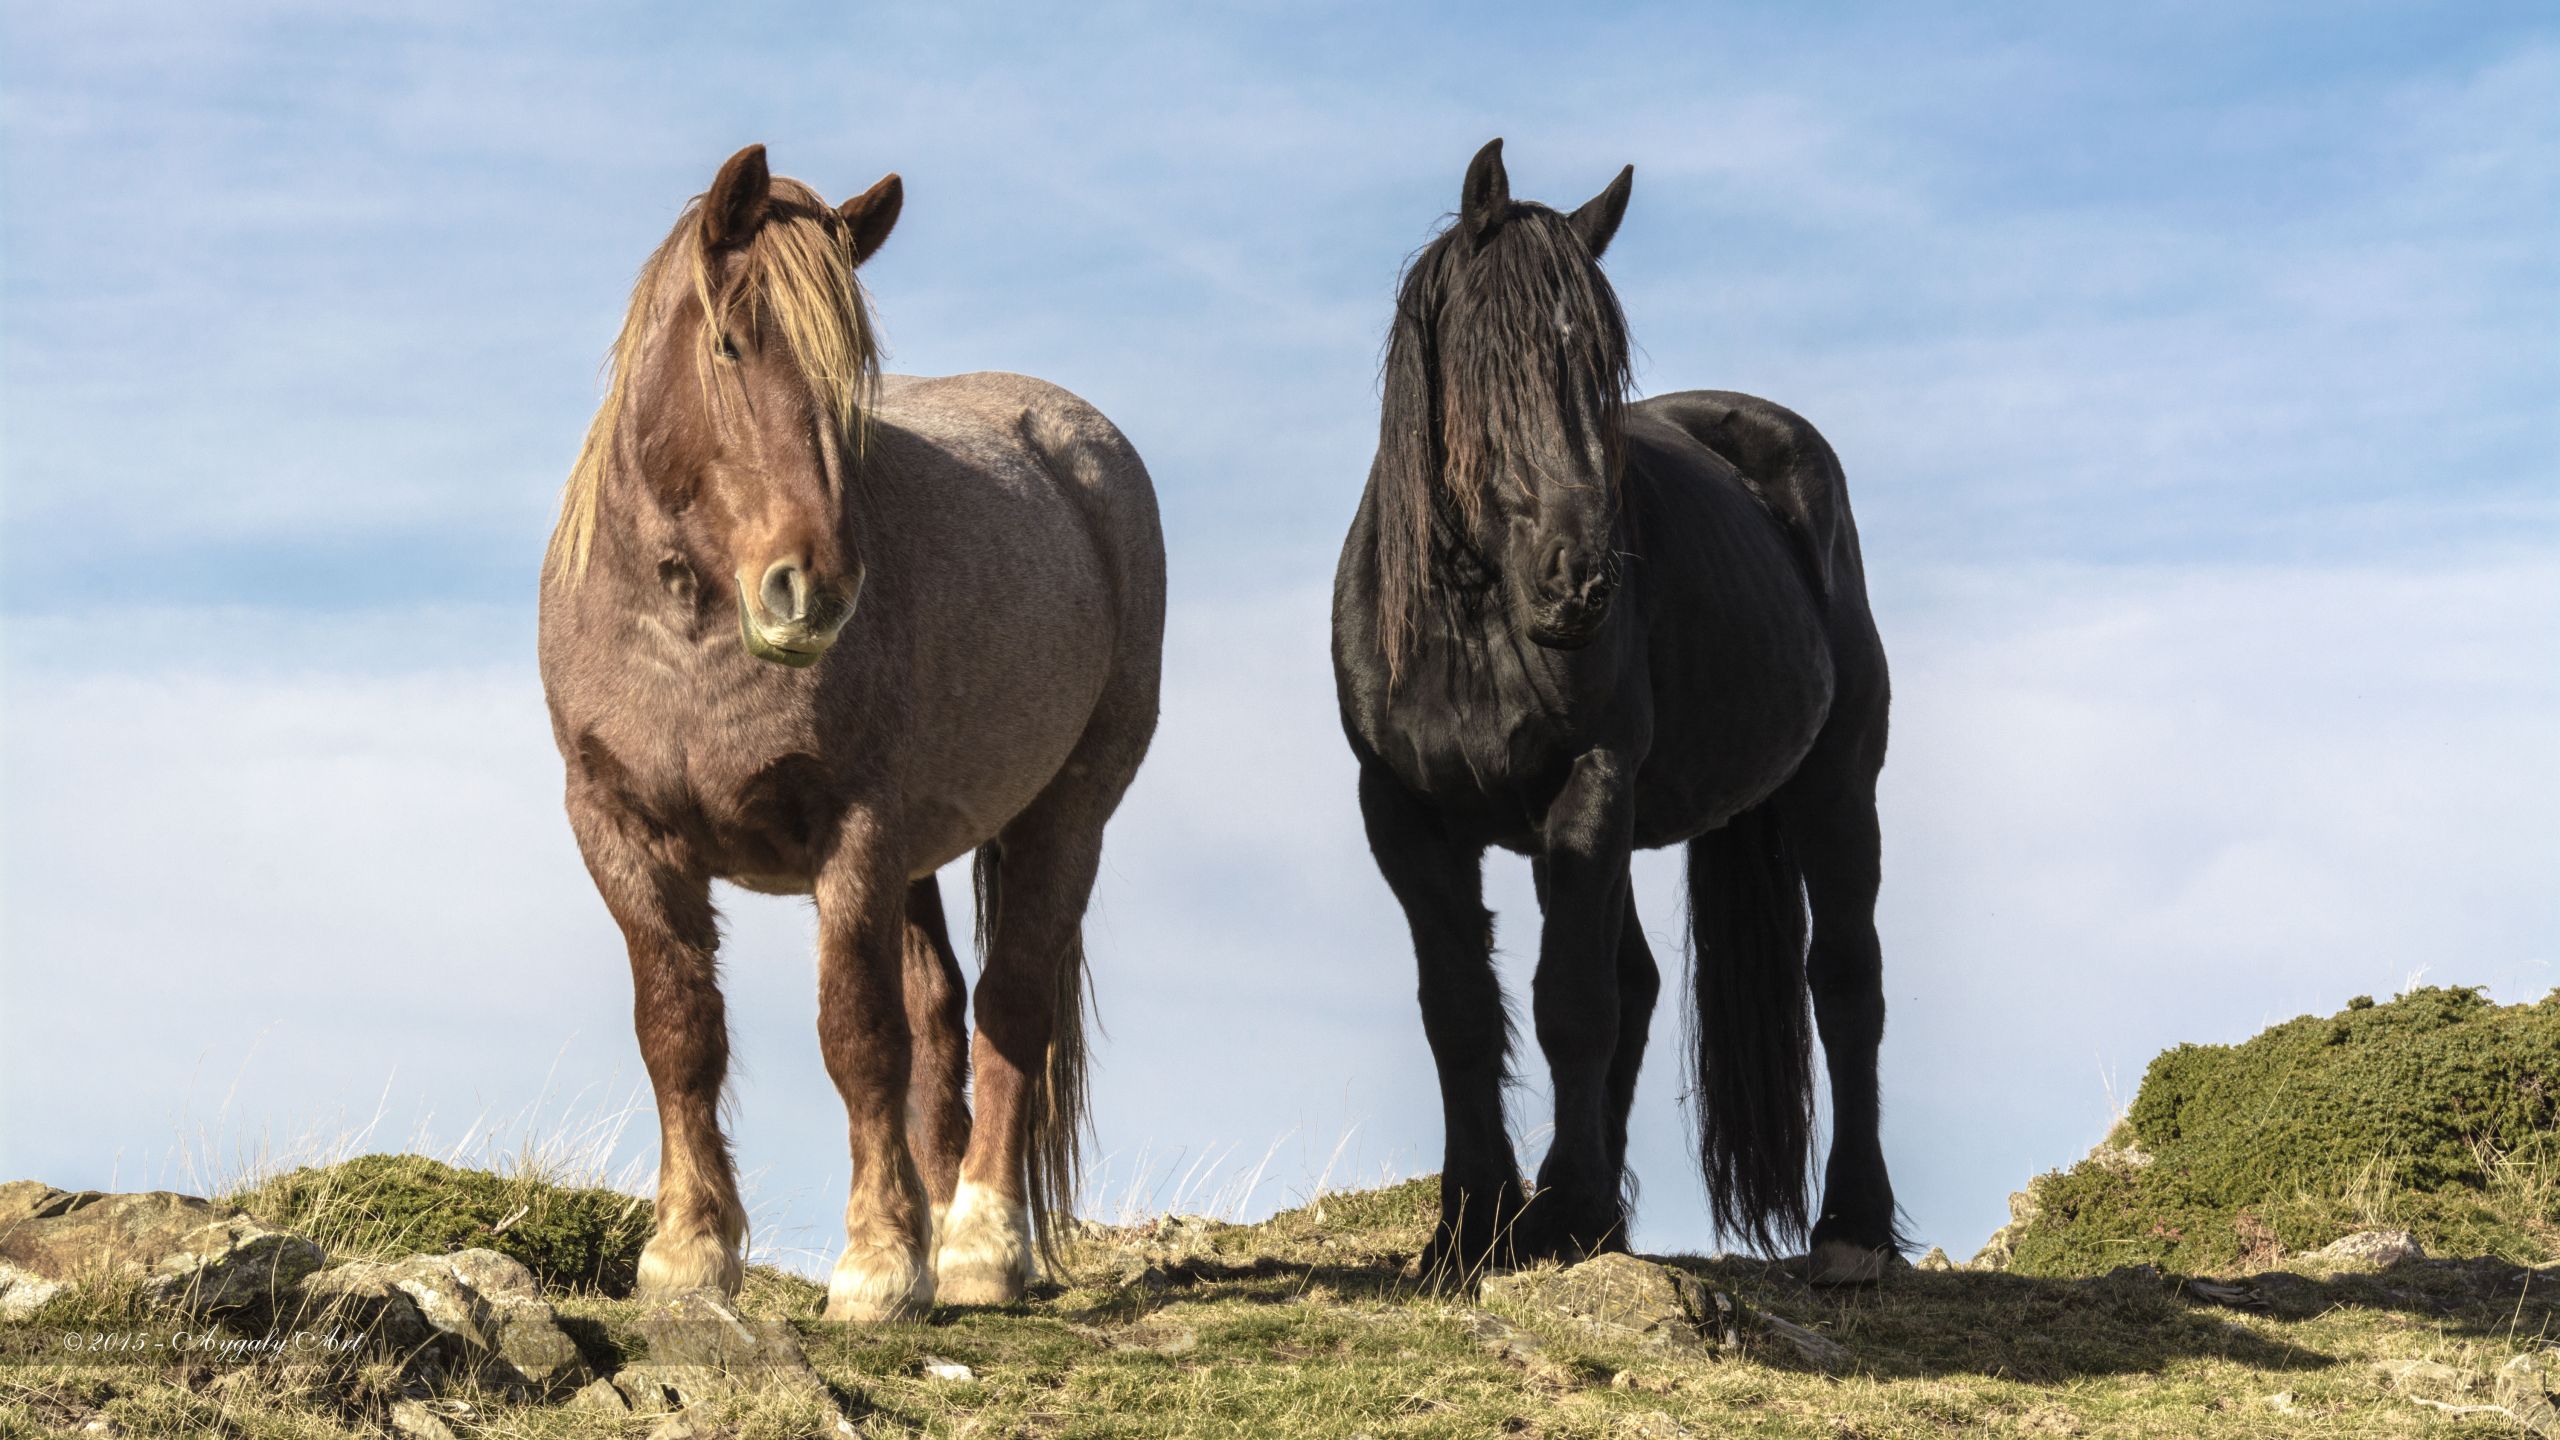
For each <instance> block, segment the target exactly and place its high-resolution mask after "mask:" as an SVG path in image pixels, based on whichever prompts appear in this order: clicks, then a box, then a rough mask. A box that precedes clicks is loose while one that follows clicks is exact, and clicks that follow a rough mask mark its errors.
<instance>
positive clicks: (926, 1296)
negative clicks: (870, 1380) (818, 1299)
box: [826, 1241, 934, 1325]
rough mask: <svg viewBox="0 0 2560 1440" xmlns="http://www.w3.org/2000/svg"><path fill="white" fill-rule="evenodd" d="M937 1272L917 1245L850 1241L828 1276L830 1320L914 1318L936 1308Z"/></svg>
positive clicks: (861, 1321) (859, 1322)
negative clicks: (832, 1272) (935, 1272)
mask: <svg viewBox="0 0 2560 1440" xmlns="http://www.w3.org/2000/svg"><path fill="white" fill-rule="evenodd" d="M933 1290H934V1286H933V1271H932V1270H931V1269H929V1268H927V1267H926V1265H925V1263H924V1257H923V1256H921V1255H919V1254H918V1253H917V1252H916V1251H915V1250H914V1249H913V1248H912V1247H911V1246H908V1245H903V1244H899V1243H896V1242H894V1241H893V1242H890V1243H887V1244H871V1245H848V1246H846V1247H845V1252H844V1254H842V1255H840V1256H838V1257H837V1258H836V1269H835V1274H834V1275H832V1276H830V1277H829V1278H828V1280H827V1312H826V1318H828V1319H829V1320H841V1321H846V1322H849V1323H851V1324H855V1325H873V1324H878V1323H880V1322H882V1321H888V1320H914V1319H918V1318H920V1317H922V1316H923V1314H924V1313H925V1312H926V1311H928V1310H930V1309H932V1308H933Z"/></svg>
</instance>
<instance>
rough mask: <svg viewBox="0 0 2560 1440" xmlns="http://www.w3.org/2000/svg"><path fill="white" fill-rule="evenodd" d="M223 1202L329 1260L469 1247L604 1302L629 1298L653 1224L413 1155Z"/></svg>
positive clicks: (621, 1204)
mask: <svg viewBox="0 0 2560 1440" xmlns="http://www.w3.org/2000/svg"><path fill="white" fill-rule="evenodd" d="M230 1200H231V1203H233V1204H235V1205H238V1206H240V1207H242V1208H243V1209H246V1210H247V1211H249V1213H251V1214H253V1215H255V1216H257V1217H258V1218H259V1219H261V1220H264V1221H266V1222H267V1223H268V1224H270V1225H276V1226H280V1227H282V1228H285V1229H288V1230H295V1231H299V1232H300V1233H302V1234H305V1235H309V1236H310V1237H311V1238H313V1239H314V1240H317V1241H318V1242H320V1244H322V1245H323V1246H325V1247H326V1248H327V1249H328V1251H329V1253H330V1256H331V1258H332V1259H347V1258H369V1259H387V1258H394V1257H398V1256H402V1255H438V1254H444V1253H446V1252H448V1251H453V1250H459V1249H463V1248H466V1247H470V1246H478V1247H480V1248H482V1249H487V1250H495V1251H497V1252H499V1253H500V1254H502V1255H507V1256H510V1257H512V1258H514V1259H516V1260H518V1261H521V1262H522V1263H523V1264H524V1267H525V1268H526V1269H528V1270H531V1271H532V1272H533V1273H534V1274H535V1276H537V1277H538V1278H540V1279H541V1280H542V1281H543V1282H544V1283H545V1284H549V1285H557V1286H571V1287H584V1288H591V1289H596V1290H600V1291H603V1292H604V1293H606V1294H608V1295H623V1294H627V1293H629V1292H630V1289H631V1283H632V1280H633V1278H634V1276H635V1275H636V1274H637V1272H638V1269H639V1265H640V1247H641V1246H642V1245H644V1244H646V1243H647V1242H648V1239H649V1229H650V1225H651V1223H652V1214H651V1209H650V1205H649V1202H648V1201H646V1200H641V1199H638V1198H635V1197H633V1196H630V1195H625V1194H623V1193H621V1192H620V1191H618V1190H600V1189H586V1188H579V1187H573V1186H565V1185H553V1184H549V1183H547V1182H545V1181H542V1180H539V1179H535V1178H533V1177H530V1176H523V1175H498V1174H493V1173H491V1172H489V1171H486V1170H462V1169H457V1168H455V1167H453V1166H451V1165H446V1164H443V1163H441V1162H439V1161H435V1160H430V1159H427V1158H426V1157H425V1156H423V1155H363V1156H358V1157H357V1158H355V1159H353V1160H347V1161H343V1162H341V1163H339V1164H336V1165H322V1166H312V1167H307V1168H304V1169H300V1170H295V1171H293V1172H291V1173H289V1174H285V1175H280V1176H277V1177H276V1178H274V1179H272V1180H269V1181H266V1182H265V1183H263V1184H260V1185H258V1186H256V1187H254V1188H252V1189H249V1190H246V1191H243V1192H241V1193H239V1194H236V1195H233V1196H231V1197H230Z"/></svg>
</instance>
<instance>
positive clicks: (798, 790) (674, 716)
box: [572, 671, 842, 894]
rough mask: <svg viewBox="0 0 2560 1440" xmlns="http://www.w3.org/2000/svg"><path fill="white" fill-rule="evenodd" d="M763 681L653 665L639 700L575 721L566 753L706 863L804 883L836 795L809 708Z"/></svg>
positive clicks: (722, 871)
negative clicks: (784, 698)
mask: <svg viewBox="0 0 2560 1440" xmlns="http://www.w3.org/2000/svg"><path fill="white" fill-rule="evenodd" d="M748 678H749V679H750V681H752V680H756V679H762V678H763V677H761V676H751V677H748ZM764 688H765V687H760V686H757V685H755V684H753V683H745V684H737V683H732V684H721V683H719V677H717V676H701V675H693V674H685V673H682V672H668V671H660V672H658V673H657V674H656V675H655V676H654V677H651V679H650V682H649V683H648V685H647V695H646V697H645V702H644V701H643V699H642V697H640V696H637V695H635V696H633V697H632V702H633V703H628V704H622V705H615V706H610V707H605V708H603V709H601V710H599V711H597V712H596V713H594V714H592V715H590V716H588V717H586V719H585V722H584V723H583V724H581V725H578V726H577V733H576V735H575V737H574V738H575V747H574V748H575V754H574V757H573V761H572V763H573V764H574V765H575V766H576V767H577V768H578V769H579V770H580V771H581V772H582V773H583V775H584V777H585V779H586V780H587V781H588V782H589V783H590V784H591V785H592V786H594V787H595V788H596V789H597V790H598V791H600V792H602V793H603V794H604V795H606V796H607V797H609V798H610V800H611V802H612V803H614V804H615V805H617V806H618V807H619V808H621V809H623V810H624V811H626V812H627V813H629V814H630V815H631V816H633V817H634V818H636V819H638V820H640V821H641V822H643V823H644V824H645V825H646V826H648V827H649V828H650V829H652V830H655V831H657V832H659V833H663V834H668V835H674V836H680V837H682V838H683V840H684V842H685V845H686V848H687V849H688V850H689V851H690V852H691V853H692V854H693V856H694V857H695V858H696V859H697V860H698V861H699V862H700V863H702V864H704V865H705V866H706V867H707V868H709V869H710V870H711V872H712V873H713V874H715V875H718V876H719V877H721V878H723V879H727V880H732V881H735V882H736V883H738V884H741V885H744V886H746V887H747V888H749V889H754V890H761V891H765V892H768V893H775V894H805V893H807V891H808V890H809V888H810V885H811V883H812V880H813V878H814V876H815V874H816V869H817V864H818V861H819V858H820V854H819V852H820V851H821V849H822V848H823V847H824V845H825V843H826V838H827V836H828V834H829V832H830V831H831V829H832V827H833V825H834V822H835V817H836V816H837V815H838V814H839V812H840V811H841V809H842V802H841V797H840V796H839V795H838V794H837V790H838V786H837V785H836V784H835V781H834V777H833V776H832V774H831V773H830V771H829V769H828V767H827V765H826V764H825V762H824V761H823V760H821V759H820V758H819V745H818V738H817V735H816V730H815V726H814V724H813V723H812V722H811V720H810V718H809V716H808V714H807V710H806V707H805V706H797V705H792V704H788V703H777V702H776V699H775V697H773V696H772V695H771V694H769V693H759V692H760V691H762V690H764Z"/></svg>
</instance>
